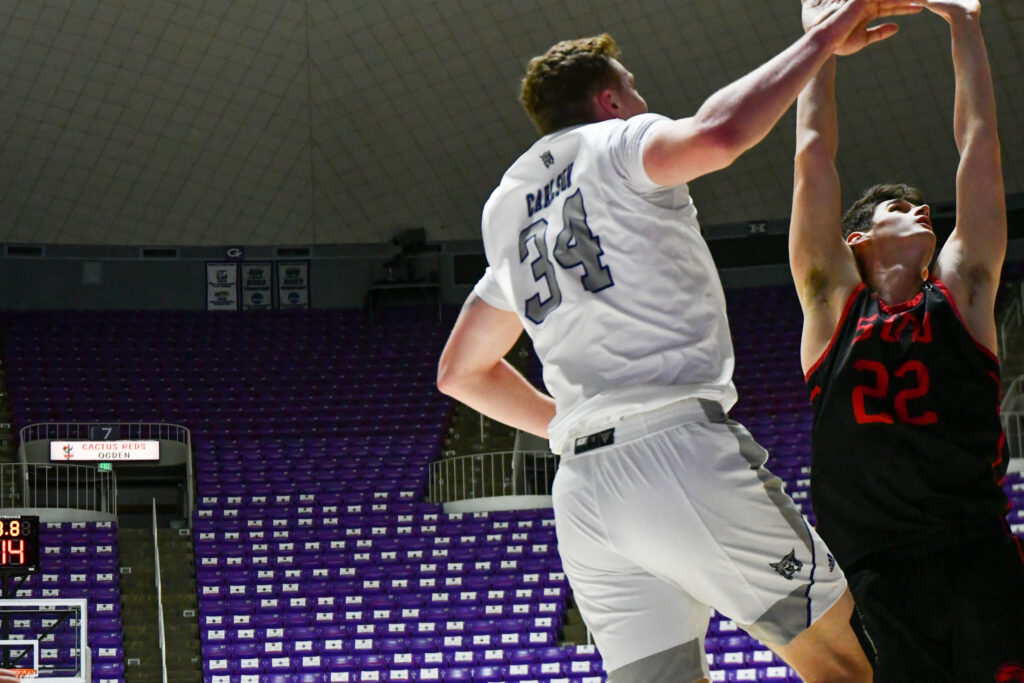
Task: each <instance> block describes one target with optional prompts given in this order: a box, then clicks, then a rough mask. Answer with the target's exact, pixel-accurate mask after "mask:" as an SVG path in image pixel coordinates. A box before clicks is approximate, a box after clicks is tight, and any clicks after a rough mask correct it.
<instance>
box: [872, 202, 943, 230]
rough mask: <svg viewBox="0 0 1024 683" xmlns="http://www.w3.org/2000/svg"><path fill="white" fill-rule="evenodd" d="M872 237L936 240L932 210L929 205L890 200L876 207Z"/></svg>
mask: <svg viewBox="0 0 1024 683" xmlns="http://www.w3.org/2000/svg"><path fill="white" fill-rule="evenodd" d="M870 234H871V235H879V236H881V235H885V236H887V237H888V236H892V237H925V238H926V239H928V238H929V237H928V236H930V239H931V240H934V239H935V232H934V231H933V230H932V220H931V208H930V207H929V206H928V205H927V204H911V203H910V202H908V201H907V200H905V199H888V200H886V201H884V202H881V203H879V204H878V205H877V206H876V207H875V213H874V215H873V217H872V228H871V232H870Z"/></svg>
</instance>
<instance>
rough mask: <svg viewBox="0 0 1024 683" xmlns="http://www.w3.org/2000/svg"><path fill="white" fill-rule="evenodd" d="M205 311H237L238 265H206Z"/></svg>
mask: <svg viewBox="0 0 1024 683" xmlns="http://www.w3.org/2000/svg"><path fill="white" fill-rule="evenodd" d="M206 310H208V311H237V310H238V264H237V263H207V264H206Z"/></svg>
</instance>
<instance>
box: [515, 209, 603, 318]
mask: <svg viewBox="0 0 1024 683" xmlns="http://www.w3.org/2000/svg"><path fill="white" fill-rule="evenodd" d="M548 225H549V224H548V221H547V220H546V219H544V218H542V219H540V220H538V221H535V222H533V223H531V224H530V225H529V226H527V227H526V228H525V229H524V230H523V231H522V232H520V233H519V261H520V263H523V264H524V265H527V264H528V265H529V267H530V272H531V274H532V276H533V280H534V282H536V283H537V286H538V290H539V291H538V292H537V293H536V294H534V295H533V296H531V297H530V298H528V299H527V300H526V302H525V305H526V309H525V315H526V317H527V318H528V319H529V320H530V321H531V322H533V323H535V324H537V325H539V324H540V323H542V322H544V319H545V318H547V317H548V315H549V314H550V313H551V311H553V310H555V309H556V308H558V307H559V305H561V303H562V289H561V286H560V285H559V284H558V277H557V274H556V273H557V269H556V268H555V264H556V263H557V264H558V265H559V266H561V268H563V269H564V270H570V269H572V268H575V267H576V266H583V270H582V273H580V274H579V275H578V277H579V280H580V283H581V284H582V285H583V289H585V290H586V291H588V292H600V291H601V290H602V289H606V288H608V287H611V286H613V285H614V284H615V282H614V281H613V280H612V273H611V270H610V269H609V268H608V266H606V265H603V264H602V263H601V256H602V255H603V254H604V250H602V249H601V240H600V238H598V236H597V235H595V234H594V233H593V232H591V230H590V226H588V225H587V212H586V209H585V208H584V206H583V194H582V191H581V190H576V192H575V193H573V194H572V195H571V196H570V197H568V198H567V199H566V200H565V203H564V204H562V228H561V230H559V231H558V235H557V237H556V238H555V248H554V249H553V250H552V253H551V254H550V255H549V254H548V247H547V242H546V241H545V239H544V236H545V234H546V232H547V229H548ZM555 227H557V226H555ZM531 245H533V249H532V251H533V252H535V257H534V258H533V259H531V260H529V261H527V259H529V257H530V252H531V249H530V246H531ZM552 256H553V257H554V262H552V258H551V257H552ZM563 277H565V276H564V275H563ZM545 289H546V290H547V296H546V297H544V296H543V294H544V290H545Z"/></svg>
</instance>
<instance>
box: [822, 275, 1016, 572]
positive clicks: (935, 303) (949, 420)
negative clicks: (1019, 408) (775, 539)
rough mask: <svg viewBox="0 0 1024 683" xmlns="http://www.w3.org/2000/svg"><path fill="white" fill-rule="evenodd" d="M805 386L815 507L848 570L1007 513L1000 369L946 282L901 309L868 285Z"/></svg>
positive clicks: (929, 286)
mask: <svg viewBox="0 0 1024 683" xmlns="http://www.w3.org/2000/svg"><path fill="white" fill-rule="evenodd" d="M806 379H807V387H808V391H809V392H810V398H811V406H812V407H813V409H814V425H813V429H812V435H811V472H812V474H811V499H812V503H813V505H814V512H815V515H816V517H817V519H818V531H819V533H820V534H821V536H822V537H823V538H824V539H825V541H826V543H828V545H829V547H830V548H831V550H832V552H833V554H834V555H835V557H836V559H837V560H838V561H839V563H840V564H842V565H847V566H848V565H852V564H853V563H854V562H856V561H857V560H859V559H862V558H863V557H864V556H866V555H867V554H869V553H871V552H874V551H877V550H884V549H887V548H892V547H895V546H900V545H906V544H911V543H918V542H926V541H931V540H938V539H941V538H943V537H946V536H953V535H957V534H959V533H962V532H964V531H968V530H970V529H971V528H972V527H974V526H977V525H978V524H979V522H982V521H990V520H997V519H999V518H1001V517H1004V516H1005V515H1006V511H1007V498H1006V495H1005V493H1004V492H1003V490H1002V488H1001V483H1002V478H1003V475H1004V474H1005V471H1006V461H1005V458H1004V457H1003V449H1004V445H1005V437H1004V436H1003V431H1002V426H1001V424H1000V420H999V398H1000V383H999V362H998V360H997V359H996V358H995V356H993V354H992V353H991V352H990V351H989V350H988V349H986V348H985V347H983V346H981V345H980V344H978V342H977V341H975V339H974V338H973V337H972V336H971V334H970V333H969V332H968V330H967V328H966V327H965V326H964V323H963V320H962V319H961V318H960V315H959V313H958V312H957V310H956V304H955V303H954V301H953V298H952V296H951V295H950V293H949V291H948V290H947V289H946V287H945V286H944V285H943V284H942V282H941V281H939V280H938V279H935V278H931V279H929V280H928V281H927V282H925V283H924V286H923V287H922V289H921V292H920V293H919V294H918V295H917V296H916V297H914V298H913V299H912V300H910V301H907V302H905V303H903V304H900V305H897V306H887V305H885V304H884V303H883V302H882V301H880V300H879V299H878V296H877V295H876V294H874V293H872V292H871V291H869V290H868V289H867V287H865V286H864V285H860V286H859V287H858V288H857V289H856V290H854V292H853V293H852V294H851V295H850V298H849V300H848V301H847V304H846V309H845V310H844V312H843V315H842V318H841V319H840V321H839V324H838V325H837V327H836V331H835V333H834V335H833V338H832V341H831V343H830V344H829V347H828V349H826V351H825V353H824V354H823V355H822V357H821V358H820V359H819V360H818V362H817V363H816V364H815V365H814V367H812V368H811V370H810V371H809V372H808V373H807V378H806Z"/></svg>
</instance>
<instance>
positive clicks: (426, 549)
mask: <svg viewBox="0 0 1024 683" xmlns="http://www.w3.org/2000/svg"><path fill="white" fill-rule="evenodd" d="M728 305H729V313H730V318H731V321H732V326H733V335H734V339H735V345H736V356H737V366H736V382H737V385H738V388H739V392H740V397H741V398H740V402H739V405H738V406H737V407H736V409H735V410H734V411H733V416H734V417H735V418H736V419H738V420H740V421H741V422H743V423H744V424H746V425H747V426H748V427H749V428H750V430H751V432H752V433H753V434H754V436H755V437H757V438H758V440H759V441H761V443H763V444H764V445H765V446H766V447H767V448H768V449H769V450H770V452H771V455H772V460H771V466H772V468H773V470H774V471H775V472H776V473H777V474H779V475H780V476H782V477H783V478H784V479H785V480H786V481H787V486H788V490H789V491H790V493H791V494H792V495H793V496H794V498H795V499H796V500H797V502H798V503H799V504H800V505H801V507H802V509H803V511H804V513H805V514H807V515H808V516H813V515H812V511H811V508H810V501H809V490H808V489H809V486H808V483H809V477H810V455H809V438H808V435H809V429H810V409H809V407H808V405H807V399H806V391H805V388H804V385H803V378H802V374H801V371H800V367H799V359H798V355H797V348H798V340H799V330H800V311H799V307H798V305H797V302H796V300H795V297H794V295H793V293H792V290H791V289H790V288H765V289H746V290H731V291H729V292H728ZM0 320H2V328H3V329H2V331H3V334H4V340H5V363H6V368H7V371H8V380H9V383H10V394H11V397H12V403H11V412H12V417H13V421H14V423H15V426H22V425H25V424H29V423H35V422H48V421H71V420H73V421H96V422H103V421H112V420H117V421H124V420H130V421H134V420H137V421H165V422H171V423H177V424H182V425H185V426H187V427H188V428H189V429H190V430H191V432H192V439H193V444H194V449H195V471H196V478H197V482H196V485H197V500H196V510H195V514H194V518H193V520H192V522H193V529H192V537H193V549H194V557H195V567H196V579H197V584H196V585H197V587H196V590H197V593H198V606H199V609H198V615H197V617H196V619H197V621H198V634H199V636H200V639H201V646H202V677H203V679H204V680H208V681H216V682H217V683H235V682H236V681H237V682H238V683H242V682H243V681H257V680H259V681H263V680H269V681H277V682H281V683H285V682H287V683H291V682H293V681H311V682H312V681H325V680H326V681H330V680H339V681H402V680H419V681H431V680H437V681H441V680H444V681H469V680H474V681H559V682H562V681H567V682H572V683H582V682H587V683H592V682H593V683H596V682H597V681H600V680H602V679H603V677H604V674H603V671H602V667H601V661H600V655H599V653H597V652H596V651H595V650H594V648H593V647H588V646H568V647H567V646H560V644H559V633H560V630H559V629H560V627H561V626H562V624H561V619H562V615H563V611H564V609H565V606H566V603H567V600H568V599H569V595H568V585H567V582H566V579H565V576H564V574H563V573H562V571H561V566H560V562H559V559H558V555H557V546H556V539H555V536H554V530H553V519H552V515H551V511H550V510H544V509H540V510H513V511H491V512H472V513H471V512H464V513H445V512H443V510H442V508H441V506H440V505H439V504H437V503H435V502H430V501H428V500H427V496H426V494H427V485H428V471H429V465H430V463H431V462H432V461H434V460H435V459H437V458H438V457H439V456H441V455H442V454H443V452H444V451H445V450H451V448H450V446H451V440H452V435H451V434H450V433H449V431H448V428H449V423H450V418H451V413H452V409H453V406H452V404H451V402H450V401H449V400H447V399H446V398H444V397H442V396H440V395H439V394H438V393H437V391H436V390H435V388H434V377H435V371H436V361H437V357H438V354H439V352H440V349H441V346H442V345H443V343H444V339H445V337H446V336H447V332H448V330H449V329H450V324H451V318H450V316H449V317H448V319H447V320H445V321H444V322H442V323H438V321H437V319H436V312H435V311H433V310H416V309H409V310H404V309H395V310H388V309H382V310H381V311H380V312H379V313H378V315H376V316H375V317H374V318H373V319H372V320H368V319H366V318H364V317H362V316H361V314H360V313H359V312H356V311H347V310H319V311H306V312H287V313H259V314H249V313H242V314H219V313H205V312H162V313H157V312H102V313H97V312H30V313H17V314H13V313H8V314H5V315H4V316H3V317H2V318H0ZM469 422H470V423H471V421H469ZM481 445H482V446H484V447H485V448H486V444H481ZM1006 486H1007V490H1008V492H1010V493H1011V495H1012V496H1013V497H1014V498H1015V503H1014V505H1015V510H1014V512H1013V513H1011V515H1012V516H1011V522H1012V523H1014V524H1015V527H1014V529H1015V531H1018V532H1019V533H1021V534H1022V535H1024V517H1022V516H1021V510H1022V509H1024V480H1022V479H1021V475H1020V473H1019V472H1014V473H1011V475H1009V476H1008V477H1007V483H1006ZM71 533H78V534H82V533H85V534H99V533H112V531H111V530H110V528H109V527H95V528H93V527H86V528H79V527H73V528H72V527H67V526H66V525H61V526H59V527H54V526H52V525H51V526H50V527H48V528H47V534H48V539H49V540H48V543H49V544H50V545H51V546H52V547H54V548H56V550H53V551H48V553H47V555H46V556H45V557H46V560H45V561H46V562H48V563H50V564H48V565H47V566H46V567H45V569H44V572H43V573H41V574H40V576H39V577H37V579H34V580H32V581H30V582H26V584H25V585H24V586H23V587H22V590H23V591H32V592H31V593H26V595H36V594H37V593H36V592H37V591H44V590H46V591H54V590H59V591H61V592H60V595H61V596H64V595H69V596H70V595H90V596H93V595H95V596H96V597H91V600H92V601H94V602H95V604H96V606H97V607H96V609H97V610H99V609H101V608H102V609H103V610H105V611H106V610H108V609H109V610H111V611H112V612H113V613H112V614H100V613H99V612H97V621H96V622H95V626H96V627H95V628H93V624H92V623H91V624H90V642H91V644H92V645H93V648H94V651H98V650H99V649H100V648H105V649H104V654H103V655H102V657H101V658H100V659H97V660H96V661H97V662H99V663H101V664H102V663H105V662H109V663H110V670H109V672H110V680H121V677H120V674H119V670H118V669H117V667H118V666H121V665H122V660H121V657H122V651H121V650H119V649H118V648H120V647H121V645H120V640H121V634H120V631H119V623H118V622H117V619H116V610H117V605H118V604H119V599H118V593H117V591H118V582H117V574H116V557H117V551H116V542H115V543H113V544H111V545H113V550H112V555H110V557H112V558H114V560H113V564H110V562H111V561H110V560H109V559H107V560H103V561H105V562H107V563H108V564H104V565H103V567H104V568H106V569H109V571H102V572H99V571H94V570H90V571H91V572H93V573H92V574H88V575H86V576H87V578H85V579H82V578H81V577H80V573H81V572H80V571H79V570H80V569H81V568H80V566H79V564H75V563H77V562H79V561H80V560H79V558H77V557H76V556H75V550H74V549H75V548H76V547H79V546H78V545H77V542H72V541H71V540H69V537H68V536H67V534H71ZM105 545H106V544H105ZM101 560H102V558H101ZM82 572H84V569H83V570H82ZM74 577H79V578H74ZM97 577H102V578H97ZM73 581H74V582H77V583H73ZM65 584H66V585H65ZM93 591H95V593H94V592H93ZM40 595H41V593H40ZM105 605H113V607H110V608H108V607H105ZM90 609H92V607H90ZM94 637H95V638H97V640H96V641H95V642H93V640H92V639H93V638H94ZM707 650H708V657H709V660H710V661H711V666H712V670H713V678H712V680H715V681H720V680H721V681H724V680H729V681H732V680H767V681H797V680H799V679H798V678H797V677H796V676H795V674H794V673H793V672H792V671H790V670H789V669H788V668H787V667H785V666H784V665H782V664H781V662H780V661H779V660H778V659H776V658H775V657H774V656H773V655H772V654H771V653H770V652H769V651H767V650H766V649H765V648H764V647H763V646H761V645H760V644H758V643H756V642H755V641H753V640H752V639H750V638H749V637H747V636H746V635H745V634H744V633H743V632H742V631H741V630H739V629H738V628H737V626H736V625H735V624H734V623H732V622H731V621H729V620H727V619H724V618H722V617H720V616H718V615H715V616H714V618H713V620H712V625H711V628H710V629H709V632H708V637H707ZM103 657H109V659H103ZM129 671H130V667H129Z"/></svg>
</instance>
